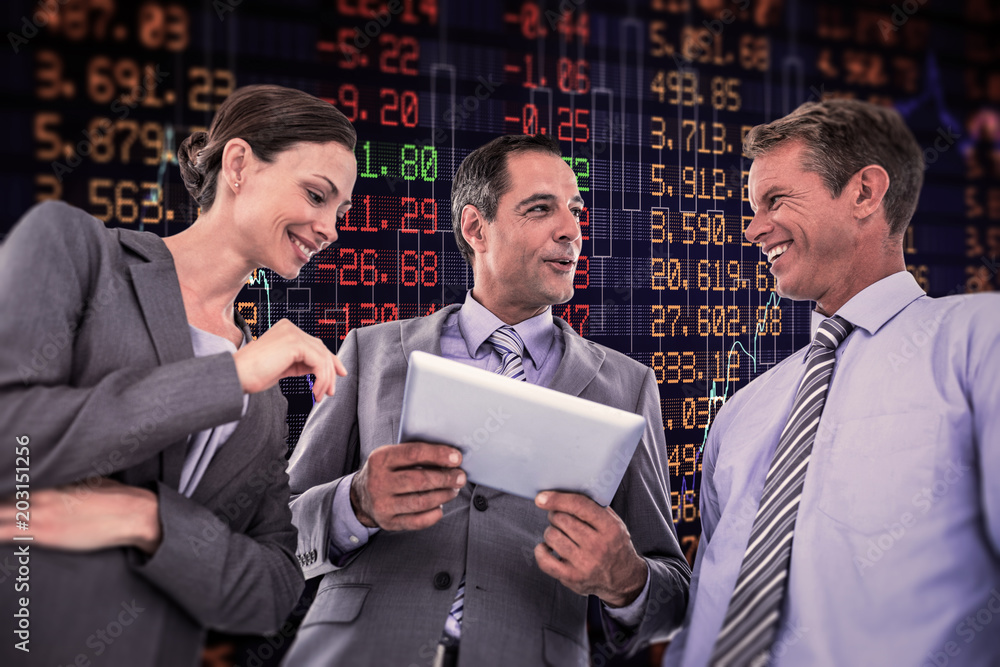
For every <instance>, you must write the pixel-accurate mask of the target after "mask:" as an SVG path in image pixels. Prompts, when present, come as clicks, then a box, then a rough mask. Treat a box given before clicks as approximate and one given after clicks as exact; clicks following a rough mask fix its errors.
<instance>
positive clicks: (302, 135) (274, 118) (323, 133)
mask: <svg viewBox="0 0 1000 667" xmlns="http://www.w3.org/2000/svg"><path fill="white" fill-rule="evenodd" d="M235 138H240V139H243V140H244V141H246V142H247V143H248V144H250V148H251V149H253V152H254V155H256V156H257V157H258V158H260V159H261V160H263V161H264V162H272V161H273V160H274V159H275V157H276V156H277V155H278V153H281V152H282V151H284V150H287V149H288V148H290V147H291V146H293V145H294V144H297V143H300V142H311V143H327V142H330V141H336V142H337V143H339V144H343V145H344V146H345V147H346V148H348V149H349V150H351V151H353V150H354V144H355V142H356V141H357V133H355V131H354V127H353V126H352V125H351V122H350V121H349V120H347V117H346V116H345V115H344V114H342V113H341V112H340V111H338V110H337V108H336V107H334V106H333V105H332V104H330V103H328V102H324V101H323V100H321V99H319V98H317V97H313V96H312V95H310V94H309V93H304V92H302V91H301V90H295V89H294V88H284V87H282V86H270V85H257V86H245V87H243V88H239V89H237V90H236V91H235V92H233V94H232V95H230V96H229V97H227V98H226V99H225V101H224V102H223V103H222V105H221V106H220V107H219V110H218V111H217V112H216V113H215V118H214V119H213V120H212V125H211V126H210V127H209V128H208V132H195V133H194V134H192V135H191V136H190V137H188V138H187V139H185V140H184V141H183V143H181V145H180V148H178V149H177V162H178V164H179V165H180V168H181V178H182V179H183V180H184V185H185V186H186V187H187V189H188V192H190V193H191V196H192V197H194V200H195V201H196V202H198V205H199V206H201V209H202V211H207V210H208V209H210V208H211V207H212V203H213V202H214V201H215V191H216V185H217V181H218V176H219V170H220V169H221V167H222V150H223V149H224V148H225V147H226V143H227V142H228V141H229V140H230V139H235Z"/></svg>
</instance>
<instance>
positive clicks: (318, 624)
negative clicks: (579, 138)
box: [286, 136, 690, 666]
mask: <svg viewBox="0 0 1000 667" xmlns="http://www.w3.org/2000/svg"><path fill="white" fill-rule="evenodd" d="M582 208H583V199H582V198H581V197H580V192H579V190H578V188H577V184H576V177H575V175H574V174H573V171H572V170H571V169H570V168H569V167H568V166H567V165H566V163H565V162H564V161H563V160H562V159H561V157H560V153H559V148H558V144H557V143H556V142H555V141H554V140H552V139H551V138H549V137H544V136H534V137H532V136H507V137H501V138H499V139H496V140H494V141H492V142H490V143H488V144H486V145H485V146H483V147H481V148H479V149H477V150H476V151H474V152H473V153H472V154H470V155H469V156H468V157H467V158H466V159H465V160H464V161H463V163H462V165H461V167H460V168H459V170H458V172H457V174H456V175H455V179H454V183H453V187H452V209H453V220H454V221H455V225H454V227H455V237H456V240H457V241H458V244H459V248H460V249H461V250H462V252H463V254H464V255H465V257H466V259H468V260H469V262H470V263H471V265H472V267H473V272H474V280H475V286H474V287H473V289H472V290H471V291H470V292H469V293H468V294H467V296H466V299H465V303H464V304H462V305H452V306H448V307H446V308H444V309H442V310H440V311H438V312H437V313H435V314H433V315H431V316H428V317H425V318H418V319H413V320H405V321H400V322H390V323H385V324H381V325H378V326H373V327H368V328H364V329H355V330H353V331H351V332H350V333H349V334H348V336H347V338H346V339H345V341H344V344H343V346H342V348H341V350H340V353H339V357H340V359H341V360H342V361H343V363H344V364H345V365H346V367H347V369H348V375H347V377H346V378H343V379H341V380H340V382H339V384H338V386H337V393H336V394H335V395H334V397H333V398H332V399H330V400H327V401H324V402H323V403H322V404H321V405H320V406H318V407H317V409H316V410H315V411H314V412H313V414H312V415H311V416H310V419H309V421H308V423H307V424H306V427H305V429H304V431H303V433H302V437H301V439H300V440H299V444H298V447H297V449H296V451H295V453H294V455H293V457H292V461H291V467H290V470H289V475H290V485H291V490H292V498H293V500H292V503H291V507H292V516H293V523H295V524H296V526H297V527H298V529H299V541H298V556H299V561H300V562H301V563H302V564H303V570H304V572H305V575H306V577H307V578H311V577H316V576H319V575H324V578H323V581H322V583H321V584H320V586H319V590H318V593H317V596H316V600H315V602H314V603H313V605H312V608H311V609H310V611H309V613H308V615H307V616H306V618H305V620H304V622H303V624H302V628H301V629H300V631H299V634H298V637H297V639H296V641H295V643H294V644H293V646H292V648H291V650H290V652H289V654H288V656H287V657H286V664H288V665H341V664H343V665H347V664H351V665H404V666H405V665H431V664H433V665H454V664H458V665H476V666H482V665H535V664H548V665H588V664H590V663H589V659H588V647H587V643H588V642H587V636H586V623H585V619H586V612H587V597H586V596H587V595H594V596H596V597H598V598H599V599H600V600H601V603H600V608H601V613H602V620H603V624H604V626H605V631H606V634H607V636H608V640H607V641H606V642H605V643H603V644H602V645H600V646H599V647H595V653H598V652H599V653H602V654H603V655H605V656H607V655H610V653H611V652H612V651H616V652H618V651H624V652H635V651H636V650H638V649H639V648H640V647H642V646H644V645H645V644H647V643H648V642H650V641H651V640H654V639H662V638H665V636H666V635H667V634H669V632H670V631H671V629H672V628H674V627H675V626H676V625H677V624H678V623H679V622H680V621H681V619H682V617H683V614H684V611H685V608H686V605H687V588H688V581H689V577H690V570H689V568H688V566H687V563H686V562H685V560H684V557H683V555H682V553H681V550H680V548H679V546H678V543H677V538H676V534H675V532H674V527H673V522H672V520H671V517H670V515H669V513H668V508H669V507H670V492H669V487H668V481H667V479H668V478H667V464H666V447H665V444H664V438H663V427H662V421H661V419H662V418H661V414H660V407H659V392H658V389H657V385H656V381H655V378H654V376H653V373H652V371H651V370H650V369H649V368H646V367H645V366H642V365H641V364H639V363H637V362H635V361H633V360H631V359H629V358H627V357H626V356H624V355H622V354H620V353H617V352H615V351H613V350H610V349H608V348H605V347H602V346H600V345H597V344H596V343H593V342H590V341H587V340H584V339H583V338H581V337H579V336H578V335H576V333H575V332H574V331H573V330H572V329H571V328H570V327H569V326H568V325H567V324H566V323H565V322H563V321H562V320H561V319H558V318H555V317H553V316H552V312H551V306H552V305H553V304H557V303H564V302H566V301H568V300H569V299H570V298H571V297H572V295H573V282H574V278H575V275H576V261H577V258H578V257H579V254H580V249H581V243H582V241H581V233H580V224H579V216H580V212H581V210H582ZM505 325H506V326H505ZM498 330H500V331H501V334H502V335H503V336H504V337H505V341H506V343H507V344H508V345H507V346H508V347H511V346H513V347H517V348H520V349H519V350H517V352H518V354H517V355H516V356H517V359H516V361H515V362H514V363H517V364H521V365H522V369H520V370H518V371H517V373H520V372H523V374H524V375H525V376H526V379H527V381H529V382H533V383H536V384H540V385H543V386H548V387H551V388H552V389H556V390H558V391H562V392H565V393H568V394H573V395H577V396H581V397H583V398H586V399H589V400H592V401H596V402H599V403H603V404H606V405H610V406H614V407H617V408H622V409H626V410H630V411H633V412H636V413H638V414H641V415H643V416H644V417H645V418H646V422H647V427H646V430H645V433H644V436H643V440H642V442H641V443H640V445H639V447H638V448H637V450H636V453H635V455H634V456H633V458H632V460H631V462H630V463H629V464H628V468H627V470H626V472H625V476H624V479H623V480H622V483H621V485H620V486H619V488H618V491H617V493H616V494H615V496H614V499H613V501H612V503H611V506H610V507H607V508H604V507H601V506H599V505H597V504H596V503H594V502H593V501H592V500H590V499H589V498H587V497H585V496H583V495H579V494H570V493H556V492H543V493H541V494H539V495H538V497H537V498H536V499H535V502H534V503H532V502H531V501H529V500H525V499H522V498H518V497H515V496H511V495H508V494H505V493H503V492H500V491H497V490H494V489H490V488H487V487H485V486H482V485H478V486H477V485H471V484H466V478H465V474H464V472H463V471H462V470H461V453H460V452H459V451H458V450H456V449H453V448H451V447H446V446H443V445H435V444H430V443H420V442H407V443H401V444H389V443H392V442H394V436H395V434H396V432H397V430H398V419H399V414H400V409H401V405H402V398H403V385H404V379H405V376H406V367H407V359H408V357H409V354H410V352H412V351H413V350H423V351H426V352H431V353H434V354H438V355H441V356H444V357H447V358H451V359H456V360H458V361H461V362H464V363H467V364H470V365H473V366H478V367H480V368H485V369H487V370H492V371H497V369H498V368H501V364H502V363H503V364H504V367H503V368H501V371H505V370H506V369H507V367H508V366H509V364H510V361H509V360H508V359H504V360H503V361H502V360H501V354H503V353H502V352H501V351H499V350H496V349H494V344H493V343H492V340H491V339H492V338H493V336H494V335H495V332H496V331H498ZM504 374H508V375H510V374H511V373H507V372H505V373H504Z"/></svg>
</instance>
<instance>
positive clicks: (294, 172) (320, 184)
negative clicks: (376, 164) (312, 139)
mask: <svg viewBox="0 0 1000 667" xmlns="http://www.w3.org/2000/svg"><path fill="white" fill-rule="evenodd" d="M357 170H358V168H357V162H356V160H355V158H354V153H352V152H351V151H350V150H348V149H347V148H346V147H345V146H344V145H342V144H340V143H336V142H330V143H325V144H318V143H300V144H295V145H294V146H292V147H291V148H289V149H288V150H285V151H282V152H281V153H279V154H278V156H277V158H276V159H275V160H274V161H273V162H263V161H261V160H258V159H255V158H254V157H253V156H250V157H249V158H248V159H247V163H246V168H245V170H244V172H243V173H242V174H241V176H240V180H241V183H240V188H239V194H238V196H236V197H235V200H236V201H235V209H234V218H235V220H236V223H237V225H238V232H239V234H240V235H241V240H240V241H239V243H241V246H242V248H243V251H244V253H245V254H246V256H247V259H248V260H249V262H250V264H251V265H253V266H266V267H267V268H269V269H271V270H272V271H274V272H275V273H277V274H278V275H280V276H281V277H283V278H286V279H294V278H296V277H297V276H298V275H299V271H300V270H301V269H302V267H303V266H305V264H306V263H307V262H308V261H309V260H310V259H311V258H312V257H313V255H315V254H316V253H317V252H319V251H320V250H323V249H324V248H326V247H327V246H328V245H330V244H331V243H333V242H335V241H336V240H337V221H338V219H340V218H342V217H343V216H344V215H345V214H346V213H347V210H348V209H349V208H350V207H351V191H352V190H353V189H354V181H355V180H356V178H357Z"/></svg>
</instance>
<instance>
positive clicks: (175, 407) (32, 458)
mask: <svg viewBox="0 0 1000 667" xmlns="http://www.w3.org/2000/svg"><path fill="white" fill-rule="evenodd" d="M0 314H2V315H0V340H2V341H3V344H2V346H0V424H2V426H0V428H2V429H3V441H4V446H3V447H0V452H2V454H0V462H2V474H0V497H4V498H10V497H11V496H13V495H14V494H15V492H16V491H22V494H21V495H20V496H19V497H21V498H29V502H30V493H32V492H36V491H38V490H41V489H44V488H46V487H53V486H56V485H60V484H66V483H68V482H73V481H76V480H81V479H84V478H87V477H92V476H95V475H102V476H111V477H113V478H115V479H117V480H119V481H122V482H124V483H126V484H131V485H135V486H143V487H146V488H150V489H152V490H154V491H156V493H157V494H158V496H159V503H160V523H161V526H162V529H163V542H162V544H161V545H160V547H159V549H158V550H157V552H156V553H155V554H154V555H153V556H152V557H146V556H145V555H143V554H141V552H139V551H138V550H136V549H131V548H129V549H125V548H117V549H105V550H101V551H96V552H86V553H69V552H59V551H53V550H47V549H44V548H42V547H40V546H35V545H32V543H31V542H21V543H18V544H17V545H14V546H12V545H9V544H4V545H0V565H2V568H0V578H2V579H3V581H0V586H2V588H3V593H2V595H0V599H2V600H3V602H2V603H0V618H2V619H3V620H0V635H2V636H3V637H4V639H3V641H2V642H0V664H4V665H24V664H28V665H47V666H51V665H57V664H58V665H62V664H72V663H74V661H76V660H78V657H77V656H81V655H82V656H84V657H85V659H86V660H89V661H90V663H89V664H92V665H116V666H118V665H144V666H145V665H164V666H165V667H177V666H178V665H197V664H198V658H199V652H200V645H201V641H202V635H203V632H204V629H205V628H217V629H220V630H227V631H232V632H242V633H252V632H256V633H263V632H269V631H273V630H275V629H276V628H277V627H278V626H279V625H280V624H281V622H282V621H283V620H284V618H285V616H286V615H287V614H288V613H289V612H290V611H291V609H292V608H293V606H294V605H295V602H296V600H297V598H298V596H299V594H300V592H301V589H302V575H301V572H300V570H299V566H298V564H297V563H296V561H295V557H294V552H293V549H294V546H295V530H294V528H293V527H292V525H291V522H290V519H291V517H290V513H289V511H288V507H287V502H288V486H287V475H286V473H285V467H286V463H285V460H284V453H285V451H286V444H285V434H286V426H285V419H284V418H285V409H286V402H285V400H284V398H283V397H282V396H281V393H280V391H279V390H278V388H277V387H275V388H274V389H272V390H270V391H267V392H262V393H259V394H254V395H252V396H251V397H250V402H249V406H248V409H247V412H246V415H245V416H244V417H243V418H242V419H241V421H240V424H239V426H238V427H237V429H236V432H235V433H233V435H232V437H230V438H229V440H228V442H227V443H226V445H225V446H224V447H222V448H221V449H220V450H219V451H218V453H217V454H216V456H215V457H214V458H213V460H212V462H211V464H210V465H209V467H208V469H207V470H206V472H205V475H204V477H203V478H202V480H201V482H200V483H199V485H198V488H197V489H196V490H195V493H194V495H193V497H191V498H186V497H184V496H182V495H180V494H179V493H178V492H177V490H176V489H177V488H178V484H179V481H180V474H181V468H182V466H183V463H184V458H185V455H186V450H187V437H188V435H189V434H190V433H194V432H197V431H199V430H202V429H206V428H211V427H213V426H216V425H219V424H224V423H227V422H230V421H233V420H235V419H239V418H240V413H241V410H242V392H241V389H240V384H239V380H238V378H237V376H236V368H235V364H234V363H233V359H232V355H229V354H220V355H214V356H210V357H203V358H194V356H193V355H194V352H193V349H192V346H191V337H190V332H189V330H188V326H187V318H186V316H185V312H184V305H183V302H182V299H181V294H180V289H179V286H178V283H177V275H176V273H175V271H174V265H173V259H172V257H171V255H170V253H169V251H167V249H166V247H165V246H164V245H163V242H162V241H161V240H160V239H159V237H157V236H155V235H154V234H148V233H147V234H140V233H136V232H131V231H127V230H109V229H106V228H105V227H104V225H103V224H101V223H100V221H98V220H95V219H94V218H92V217H91V216H89V215H87V214H86V213H84V212H83V211H80V210H78V209H75V208H72V207H70V206H67V205H66V204H62V203H55V202H52V203H45V204H41V205H39V206H36V207H35V208H33V209H32V210H31V211H29V212H28V213H27V214H26V215H25V216H24V218H23V219H22V220H21V221H20V222H19V224H18V225H17V227H15V229H14V230H13V231H12V232H11V234H10V235H9V237H8V238H7V240H6V241H5V243H4V244H3V246H2V247H0ZM245 333H246V334H247V335H249V330H246V331H245ZM19 436H28V438H29V439H30V444H29V450H30V455H29V457H28V459H29V460H27V461H25V460H20V461H15V456H14V446H15V444H16V443H15V437H19ZM15 468H27V471H26V472H27V475H26V486H24V487H20V488H19V487H17V486H16V485H15ZM22 479H24V478H22ZM25 490H26V491H28V492H29V493H28V494H23V491H25ZM79 493H80V494H81V495H80V497H82V496H83V495H85V494H86V493H87V491H86V490H82V491H80V492H79ZM29 523H30V522H29ZM26 534H28V535H30V530H29V531H28V532H27V533H26ZM25 545H27V547H28V549H29V555H28V556H27V557H26V558H25V559H24V560H21V561H20V562H19V556H18V554H17V551H18V549H20V548H21V547H23V546H25ZM25 561H26V562H27V568H28V569H29V571H30V574H29V575H28V577H27V578H26V579H27V580H26V581H24V582H18V581H17V580H16V576H17V575H16V572H17V569H18V567H19V566H20V564H21V563H23V562H25ZM12 566H13V570H12V569H11V567H12ZM18 586H19V587H18ZM22 597H23V598H26V599H27V600H28V607H27V608H28V610H29V612H30V620H29V623H30V625H29V628H28V629H29V631H30V642H29V644H28V648H30V653H24V652H22V651H20V650H17V649H15V648H14V643H15V642H16V641H20V639H19V638H18V637H17V636H16V635H14V634H12V631H13V630H14V629H15V626H14V623H15V620H14V617H13V616H12V614H13V613H15V612H16V611H17V609H18V608H20V606H21V605H19V604H18V603H19V602H20V600H19V598H22ZM79 664H87V663H86V662H85V661H84V660H80V662H79Z"/></svg>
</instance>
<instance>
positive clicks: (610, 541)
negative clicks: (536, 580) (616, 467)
mask: <svg viewBox="0 0 1000 667" xmlns="http://www.w3.org/2000/svg"><path fill="white" fill-rule="evenodd" d="M535 504H536V505H537V506H538V507H541V508H542V509H545V510H548V511H549V527H548V528H546V529H545V533H544V534H543V536H542V539H543V540H544V542H542V543H541V544H539V545H537V546H536V547H535V560H536V561H538V567H539V568H540V569H541V570H542V572H544V573H545V574H547V575H549V576H550V577H554V578H556V579H558V580H559V581H560V582H561V583H562V584H563V585H564V586H566V588H568V589H570V590H571V591H573V592H575V593H579V594H580V595H596V596H597V597H599V598H601V600H603V601H604V602H605V603H606V604H608V605H609V606H611V607H624V606H626V605H628V604H630V603H631V602H633V601H634V600H635V599H636V598H637V597H638V596H639V593H641V592H642V589H643V587H644V586H645V585H646V568H647V566H646V561H645V560H643V559H642V558H641V557H640V556H639V554H637V553H636V551H635V547H634V546H632V538H631V536H630V535H629V532H628V528H626V527H625V524H624V522H622V520H621V519H620V518H619V517H618V515H617V514H615V512H614V510H612V509H611V508H610V507H601V506H600V505H598V504H597V503H595V502H594V501H593V500H591V499H590V498H588V497H586V496H583V495H580V494H578V493H560V492H558V491H543V492H541V493H539V494H538V496H537V497H536V498H535Z"/></svg>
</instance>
